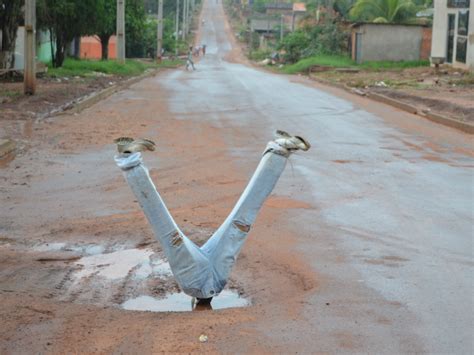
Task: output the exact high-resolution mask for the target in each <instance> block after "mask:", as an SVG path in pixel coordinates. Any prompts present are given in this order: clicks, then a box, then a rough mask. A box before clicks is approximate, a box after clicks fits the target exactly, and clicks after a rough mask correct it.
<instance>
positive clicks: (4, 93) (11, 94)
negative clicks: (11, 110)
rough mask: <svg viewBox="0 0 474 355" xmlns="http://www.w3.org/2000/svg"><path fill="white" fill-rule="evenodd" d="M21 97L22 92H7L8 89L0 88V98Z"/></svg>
mask: <svg viewBox="0 0 474 355" xmlns="http://www.w3.org/2000/svg"><path fill="white" fill-rule="evenodd" d="M21 95H23V92H22V91H14V90H9V89H3V88H1V87H0V96H5V97H10V98H15V97H17V96H21Z"/></svg>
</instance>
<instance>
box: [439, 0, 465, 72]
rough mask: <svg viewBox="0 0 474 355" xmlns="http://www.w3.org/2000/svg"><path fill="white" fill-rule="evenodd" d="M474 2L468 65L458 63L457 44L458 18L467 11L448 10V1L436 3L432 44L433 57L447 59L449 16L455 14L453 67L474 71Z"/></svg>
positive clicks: (442, 0) (441, 0)
mask: <svg viewBox="0 0 474 355" xmlns="http://www.w3.org/2000/svg"><path fill="white" fill-rule="evenodd" d="M473 3H474V1H471V3H470V8H469V32H468V41H467V54H466V63H462V62H458V61H456V51H457V48H456V43H457V37H458V16H459V12H460V11H465V9H456V8H448V5H447V4H448V2H447V0H436V1H434V5H435V8H434V9H435V12H434V17H433V39H432V42H431V56H432V57H443V58H446V57H447V47H448V14H454V15H455V16H456V18H455V21H454V23H455V25H454V33H455V35H454V48H453V62H452V65H453V66H454V67H457V68H463V69H470V70H474V4H473Z"/></svg>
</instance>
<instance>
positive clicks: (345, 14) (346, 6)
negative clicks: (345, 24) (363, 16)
mask: <svg viewBox="0 0 474 355" xmlns="http://www.w3.org/2000/svg"><path fill="white" fill-rule="evenodd" d="M354 3H355V0H335V1H334V5H333V6H334V11H336V12H337V13H338V14H339V15H340V16H341V17H342V18H343V19H345V20H347V19H348V18H349V12H350V10H351V8H352V6H353V5H354Z"/></svg>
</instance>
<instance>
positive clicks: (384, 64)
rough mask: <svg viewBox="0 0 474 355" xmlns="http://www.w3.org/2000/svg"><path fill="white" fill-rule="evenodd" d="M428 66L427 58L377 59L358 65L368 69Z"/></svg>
mask: <svg viewBox="0 0 474 355" xmlns="http://www.w3.org/2000/svg"><path fill="white" fill-rule="evenodd" d="M428 66H430V62H429V60H407V61H400V62H391V61H387V60H385V61H377V62H365V63H362V64H360V65H358V67H359V68H363V69H369V70H386V69H405V68H416V67H428Z"/></svg>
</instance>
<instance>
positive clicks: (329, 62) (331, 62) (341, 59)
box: [282, 55, 430, 74]
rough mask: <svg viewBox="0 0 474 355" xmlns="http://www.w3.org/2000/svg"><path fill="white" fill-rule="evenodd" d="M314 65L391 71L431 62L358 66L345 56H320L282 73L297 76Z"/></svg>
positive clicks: (378, 62) (426, 64) (367, 63)
mask: <svg viewBox="0 0 474 355" xmlns="http://www.w3.org/2000/svg"><path fill="white" fill-rule="evenodd" d="M313 65H321V66H328V67H334V68H348V67H354V68H361V69H366V70H374V71H377V70H390V69H405V68H414V67H424V66H429V65H430V62H429V61H427V60H413V61H401V62H390V61H376V62H365V63H363V64H356V63H355V62H354V61H353V60H352V59H350V58H349V57H345V56H337V55H319V56H316V57H310V58H305V59H302V60H300V61H299V62H297V63H295V64H291V65H286V66H285V67H283V68H282V71H283V72H284V73H286V74H296V73H301V72H305V71H307V70H308V69H309V68H310V67H311V66H313Z"/></svg>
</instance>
